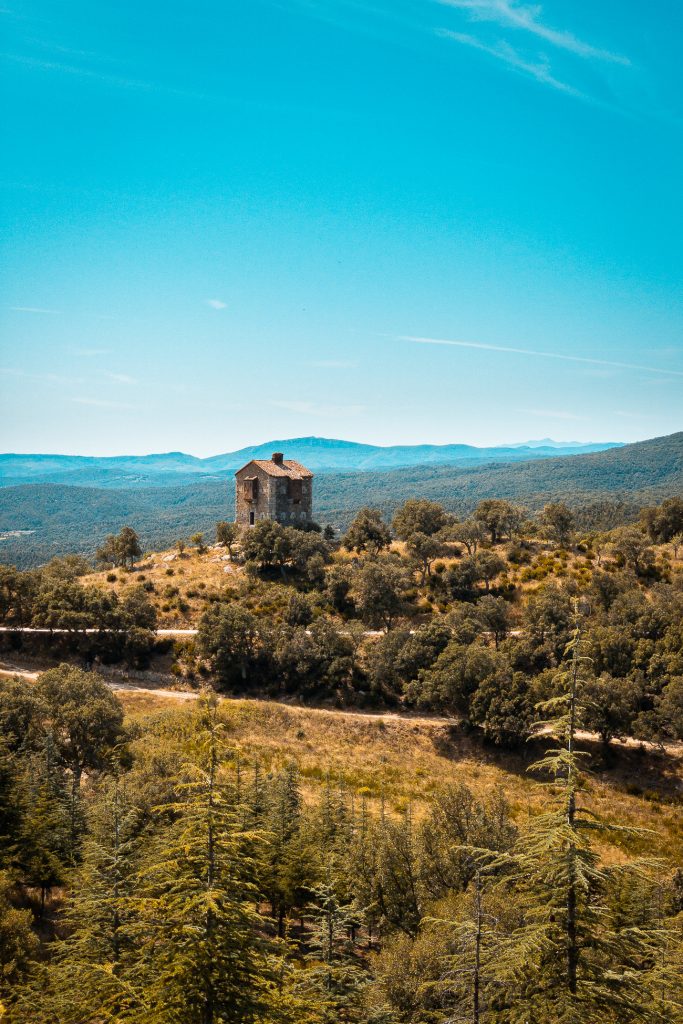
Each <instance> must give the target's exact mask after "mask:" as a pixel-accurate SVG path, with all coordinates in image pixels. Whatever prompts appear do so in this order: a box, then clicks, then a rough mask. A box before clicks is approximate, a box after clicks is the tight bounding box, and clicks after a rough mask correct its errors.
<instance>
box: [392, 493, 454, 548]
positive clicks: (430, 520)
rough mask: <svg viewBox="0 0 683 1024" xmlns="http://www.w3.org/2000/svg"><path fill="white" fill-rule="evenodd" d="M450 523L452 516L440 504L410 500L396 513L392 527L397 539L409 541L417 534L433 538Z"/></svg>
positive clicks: (415, 499) (420, 499)
mask: <svg viewBox="0 0 683 1024" xmlns="http://www.w3.org/2000/svg"><path fill="white" fill-rule="evenodd" d="M450 522H451V516H449V514H448V513H447V512H446V510H445V509H444V507H443V505H440V504H439V503H438V502H436V501H428V500H427V498H409V499H408V501H406V502H405V504H403V505H401V507H400V508H399V509H398V511H397V512H396V514H395V515H394V518H393V520H392V523H391V525H392V528H393V531H394V533H395V534H396V536H397V537H399V538H400V539H401V540H408V539H409V538H410V537H412V536H413V534H416V533H420V534H423V535H424V536H425V537H433V536H434V535H435V534H437V533H439V532H440V531H441V530H443V529H444V528H445V527H447V526H448V525H449V524H450Z"/></svg>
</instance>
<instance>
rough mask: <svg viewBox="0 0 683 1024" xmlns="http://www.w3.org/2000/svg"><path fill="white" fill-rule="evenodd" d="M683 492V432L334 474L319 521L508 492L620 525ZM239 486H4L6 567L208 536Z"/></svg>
mask: <svg viewBox="0 0 683 1024" xmlns="http://www.w3.org/2000/svg"><path fill="white" fill-rule="evenodd" d="M682 491H683V433H678V434H672V435H670V436H669V437H664V438H656V439H654V440H651V441H643V442H641V443H639V444H632V445H626V446H624V447H623V448H615V449H611V450H609V451H604V452H598V453H595V454H589V455H573V456H569V457H563V458H553V459H542V460H538V461H527V462H521V463H513V464H504V465H487V466H477V467H471V468H467V469H454V468H453V467H452V466H433V467H424V466H423V467H413V468H404V469H401V470H393V471H388V472H382V473H343V474H341V473H327V474H323V475H320V476H319V477H317V479H316V482H315V515H316V517H317V519H318V520H319V521H320V522H321V523H322V524H325V523H330V524H332V525H333V526H334V527H336V528H338V529H343V528H345V527H346V525H348V523H349V522H350V520H351V518H352V517H353V515H354V513H355V512H356V511H357V510H358V508H360V507H361V506H362V505H372V506H374V507H378V508H380V509H381V510H382V511H383V512H384V513H385V514H387V515H390V514H391V513H392V512H393V510H394V509H395V508H396V507H397V506H398V505H399V504H400V503H401V502H402V501H404V500H405V499H406V498H408V497H412V496H426V497H429V498H431V499H432V500H434V501H440V502H442V503H443V504H444V506H445V507H446V508H447V509H448V510H450V511H452V512H455V513H457V514H467V513H468V512H470V511H471V510H472V509H473V508H474V507H475V506H476V505H477V503H478V502H479V501H481V500H482V499H484V498H490V497H500V496H505V497H507V498H509V499H510V500H514V501H516V502H518V503H519V504H522V505H525V506H526V507H527V508H528V509H530V510H532V511H533V510H534V509H538V508H541V507H542V506H543V505H544V504H545V502H546V501H549V500H551V499H553V498H554V497H557V498H559V499H562V500H565V501H567V502H568V503H569V504H570V505H572V506H573V507H577V508H578V507H579V506H581V507H582V508H584V509H585V510H586V516H587V520H586V522H587V525H591V524H593V525H602V526H605V527H609V526H610V525H615V524H616V522H617V521H620V520H622V519H623V518H624V516H628V515H634V514H635V512H636V510H637V508H638V507H640V506H641V505H644V504H647V503H648V502H652V501H657V500H661V499H662V498H664V497H667V496H670V495H674V494H678V493H681V492H682ZM233 502H234V494H233V482H232V480H231V479H229V480H225V481H214V482H206V481H202V480H201V478H198V480H197V482H196V483H195V484H192V485H190V486H182V487H177V486H168V487H145V488H135V489H134V488H126V489H114V488H111V489H104V488H78V487H69V486H65V485H52V484H43V485H23V486H19V487H6V488H1V489H0V535H1V534H2V533H3V532H4V533H8V532H10V531H31V533H29V534H23V535H19V536H6V537H5V538H4V539H3V540H0V550H1V551H2V558H3V560H4V561H8V562H13V563H16V564H17V565H20V566H29V565H39V564H41V563H42V562H45V561H48V560H49V559H50V558H51V557H52V556H53V555H55V554H60V553H65V552H68V551H76V552H79V553H82V554H84V555H87V556H91V555H93V554H94V552H95V549H96V548H97V546H98V544H99V543H101V541H102V539H103V538H104V536H105V535H106V534H107V533H109V532H111V531H115V530H118V529H120V528H121V526H123V525H125V524H126V523H128V524H132V525H134V527H135V529H136V530H137V532H138V533H139V535H140V537H141V539H142V543H143V545H144V546H145V547H147V548H150V549H151V548H159V547H165V546H168V545H170V544H172V543H173V542H174V541H175V540H176V539H177V538H178V537H179V536H186V535H187V534H189V533H194V532H196V531H198V530H199V531H204V532H209V531H210V530H211V529H212V528H213V524H214V523H215V522H216V520H218V519H229V518H231V516H232V514H233Z"/></svg>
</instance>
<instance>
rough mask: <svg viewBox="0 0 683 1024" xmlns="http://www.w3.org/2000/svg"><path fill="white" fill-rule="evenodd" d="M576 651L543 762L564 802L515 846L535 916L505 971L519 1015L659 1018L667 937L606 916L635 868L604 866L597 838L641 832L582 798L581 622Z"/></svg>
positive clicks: (550, 706)
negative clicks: (652, 972) (658, 987)
mask: <svg viewBox="0 0 683 1024" xmlns="http://www.w3.org/2000/svg"><path fill="white" fill-rule="evenodd" d="M567 654H568V658H569V661H568V664H567V666H566V668H565V667H563V669H562V671H561V672H560V673H559V674H558V677H557V682H558V683H559V684H560V687H561V690H560V692H559V693H558V694H557V696H555V697H553V698H552V699H551V700H549V701H547V702H545V704H544V705H542V706H541V708H542V710H546V711H547V712H549V713H550V714H551V715H553V716H554V717H553V718H552V721H551V722H550V723H549V728H550V729H551V731H552V735H554V736H555V737H557V739H558V740H559V741H560V745H559V746H558V747H557V748H555V749H553V750H550V751H548V753H547V755H546V756H545V757H544V758H543V759H542V760H541V761H539V762H537V763H536V764H535V765H534V766H533V770H535V771H539V772H543V773H547V774H549V775H550V777H551V779H552V780H553V783H552V785H551V793H552V794H553V797H554V802H553V804H551V806H550V808H549V809H548V810H545V811H543V812H541V813H540V814H538V815H536V817H535V818H533V819H532V820H531V822H530V824H529V825H528V827H527V829H526V830H525V831H524V832H523V833H521V835H520V838H519V840H518V843H517V845H516V847H515V849H514V850H513V857H514V858H515V861H516V874H515V884H516V888H517V893H518V903H519V906H520V908H521V909H522V910H523V912H524V918H525V920H524V923H523V924H522V926H521V927H520V928H518V929H516V931H515V932H514V933H513V935H512V936H511V939H510V941H509V942H508V943H507V949H506V953H505V956H504V957H503V956H501V960H500V970H501V974H503V975H504V974H505V973H506V971H507V972H510V974H511V975H512V976H513V977H514V978H515V979H516V981H517V985H516V997H514V996H513V1005H514V1006H518V1007H519V1009H518V1012H516V1013H514V1014H511V1015H510V1016H509V1019H510V1020H514V1021H522V1020H532V1019H533V1020H535V1019H540V1020H554V1021H559V1022H565V1021H566V1022H570V1021H571V1022H577V1024H581V1022H585V1024H589V1022H593V1021H598V1020H600V1021H602V1020H615V1021H616V1020H618V1021H619V1022H620V1024H621V1022H628V1021H636V1020H642V1019H645V1020H654V1019H659V1018H656V1017H655V1016H654V1015H652V1016H651V1015H650V1011H651V1009H652V1003H653V1001H654V999H655V993H654V990H653V989H652V988H651V987H650V986H649V985H648V980H649V979H648V973H647V970H648V968H649V965H650V964H651V962H652V958H653V955H654V954H655V953H656V950H657V948H658V946H659V945H660V944H661V935H658V934H657V931H656V930H655V929H653V928H648V927H647V926H641V927H636V928H628V927H626V928H624V927H622V926H621V922H619V923H617V922H615V921H614V918H613V917H612V918H610V915H609V914H608V913H606V909H607V905H608V900H609V889H610V884H613V882H614V881H615V880H617V879H619V878H620V877H623V873H624V870H625V867H624V866H623V865H619V867H617V868H614V869H610V868H608V867H607V866H605V865H604V864H600V863H599V860H598V856H597V853H596V851H595V849H594V847H593V844H592V839H591V837H592V836H593V835H594V834H595V833H596V832H598V831H603V832H606V833H608V832H609V831H611V830H617V831H619V832H620V833H622V834H624V833H628V832H629V831H634V830H629V829H627V828H625V827H624V826H623V825H621V824H618V825H614V826H613V825H607V824H606V823H604V822H602V821H600V820H599V819H597V818H596V816H595V815H593V814H591V813H590V812H585V811H584V810H583V807H582V805H581V803H580V795H581V793H582V791H583V789H584V787H585V778H584V771H583V769H582V767H581V764H582V761H581V755H580V754H579V753H578V752H577V750H576V733H577V730H578V728H579V727H580V725H581V723H582V720H583V715H584V704H583V688H584V679H585V668H586V665H587V664H588V660H587V658H586V656H585V654H584V653H583V640H582V636H581V630H580V625H579V624H578V622H577V624H576V626H575V629H574V633H573V637H572V640H571V641H570V643H569V645H568V648H567ZM635 831H637V830H635ZM639 875H640V877H642V869H640V871H639V870H638V869H637V868H635V867H634V870H633V872H632V873H631V878H632V880H633V882H634V883H635V884H638V882H637V879H638V877H639ZM530 950H533V954H532V955H531V957H530Z"/></svg>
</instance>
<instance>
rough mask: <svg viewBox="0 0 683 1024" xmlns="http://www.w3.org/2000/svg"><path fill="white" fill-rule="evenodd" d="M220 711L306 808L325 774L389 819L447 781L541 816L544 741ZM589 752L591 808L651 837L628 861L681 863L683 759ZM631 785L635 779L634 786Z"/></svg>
mask: <svg viewBox="0 0 683 1024" xmlns="http://www.w3.org/2000/svg"><path fill="white" fill-rule="evenodd" d="M118 696H119V698H120V699H121V701H122V703H123V704H124V707H125V708H126V711H127V713H128V716H129V717H130V718H132V719H135V720H136V721H138V722H140V723H141V724H143V725H144V722H145V720H148V719H150V720H151V719H153V718H154V717H155V716H156V715H158V714H180V715H185V714H191V713H192V709H191V708H188V707H187V705H183V706H182V707H181V706H180V705H179V704H178V705H176V704H175V702H174V701H173V700H168V699H162V698H158V697H155V696H154V695H151V694H150V695H149V696H148V695H147V694H139V693H125V692H119V694H118ZM223 706H224V707H225V708H226V713H227V716H228V721H229V723H230V734H231V736H232V738H233V741H234V745H235V749H236V751H237V752H239V755H240V759H241V760H242V761H243V762H246V763H247V764H248V763H250V762H253V761H254V760H258V761H259V763H260V764H261V766H262V767H263V768H264V769H265V770H269V769H271V768H273V769H277V768H278V767H282V766H283V765H285V764H287V763H289V762H292V761H293V762H295V763H296V764H297V765H298V766H299V770H300V772H301V775H302V778H303V781H304V784H305V788H306V792H307V794H308V796H309V798H312V799H315V798H316V797H317V794H319V792H320V787H321V786H322V785H324V784H325V782H326V778H327V773H328V771H329V773H330V777H331V779H332V780H333V782H334V784H336V785H340V784H341V785H343V786H344V787H345V788H346V789H347V791H348V793H349V798H350V794H351V793H353V794H356V795H357V794H358V793H359V792H360V791H364V792H365V793H366V794H367V795H368V798H369V799H370V800H371V801H374V803H375V805H376V806H377V805H378V803H379V800H380V796H381V794H382V792H383V793H384V797H385V800H386V804H387V808H388V809H389V810H390V811H393V812H399V811H401V810H403V809H405V807H406V806H407V805H408V804H409V803H410V804H411V806H412V807H413V809H414V810H415V811H416V812H417V813H418V814H420V813H422V811H423V810H424V808H425V806H426V803H427V801H428V799H429V797H430V796H431V795H432V794H433V793H434V792H435V791H436V790H437V789H438V788H439V787H440V786H443V785H445V784H448V783H456V782H462V783H465V784H466V785H468V786H469V787H470V788H471V789H472V790H474V791H475V792H476V793H478V794H482V795H483V794H486V793H491V792H492V791H493V790H494V788H495V787H497V786H501V787H503V789H504V791H505V794H506V797H507V799H508V800H509V801H510V803H511V806H512V809H513V812H514V814H515V817H516V818H517V820H519V821H523V820H524V819H525V818H526V816H527V815H528V814H530V813H531V814H533V813H536V812H538V811H539V810H541V809H542V808H543V806H544V805H545V803H546V802H547V799H548V793H547V788H546V786H545V785H544V784H543V783H542V782H540V781H538V780H536V779H535V778H533V777H532V776H531V775H530V774H529V773H528V771H527V769H528V767H529V765H530V764H531V762H532V761H533V760H535V759H536V758H537V757H538V756H539V755H540V754H541V752H542V750H543V749H545V746H546V745H547V743H546V742H545V741H544V742H542V744H541V745H540V746H537V747H536V748H535V749H534V748H532V747H531V746H528V747H527V748H525V749H524V750H523V751H522V752H520V753H519V754H510V753H503V752H502V751H500V750H498V749H496V748H494V747H484V746H482V744H481V743H479V742H477V741H476V740H474V739H472V738H470V737H468V736H465V735H463V734H462V733H461V732H459V731H457V730H455V729H454V728H453V727H450V726H447V725H444V724H442V723H441V722H438V721H434V722H430V721H429V720H428V719H426V718H420V719H411V718H400V717H396V716H391V715H386V716H382V717H376V716H363V715H361V714H358V713H355V714H354V713H347V712H339V711H323V710H314V709H309V708H300V707H291V706H285V705H282V704H277V703H273V702H269V701H262V702H261V701H242V700H226V701H225V702H224V705H223ZM169 707H170V708H171V709H172V710H171V711H169ZM616 746H617V747H618V746H619V745H616ZM594 752H595V753H596V755H597V756H596V759H595V763H594V769H595V774H594V776H593V779H592V781H591V783H590V790H589V793H588V803H589V805H590V807H591V808H592V809H593V810H594V811H596V812H597V813H599V815H600V816H601V817H602V818H604V819H606V820H608V821H620V822H623V821H624V820H627V821H628V822H629V823H630V824H631V825H636V826H638V827H642V828H647V829H652V830H653V831H654V833H656V834H653V835H647V836H644V837H642V838H641V839H638V840H629V844H628V848H629V850H630V852H638V853H646V852H647V853H650V854H657V855H660V856H666V857H667V858H671V859H672V860H673V859H677V858H680V853H681V848H682V844H683V820H682V818H681V813H680V791H681V787H682V786H683V759H682V758H681V757H680V756H679V757H676V758H674V757H671V756H666V755H658V754H654V753H649V754H648V755H647V757H643V756H642V754H641V753H639V751H638V750H637V749H635V748H630V749H626V748H620V749H618V752H616V753H615V755H614V764H613V765H611V766H610V768H609V769H607V768H605V766H604V765H601V758H600V752H599V750H597V748H594ZM406 765H409V766H410V770H409V771H406ZM633 779H637V780H638V786H637V787H635V786H634V785H633V784H632V782H633ZM622 842H623V841H621V840H619V839H618V838H617V837H613V840H612V841H611V842H610V843H609V844H606V845H605V846H604V847H603V856H604V857H605V859H606V860H609V861H618V860H620V858H621V857H622V850H623V848H624V847H623V845H620V844H621V843H622Z"/></svg>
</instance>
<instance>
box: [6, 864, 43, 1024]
mask: <svg viewBox="0 0 683 1024" xmlns="http://www.w3.org/2000/svg"><path fill="white" fill-rule="evenodd" d="M15 902H18V901H17V900H16V892H15V890H14V887H13V885H12V882H11V879H10V877H9V874H8V873H7V872H5V871H0V1000H5V999H9V998H10V997H11V996H12V994H13V993H14V994H16V991H17V989H18V987H19V985H20V984H21V982H22V981H23V979H24V977H25V976H26V975H27V974H28V971H29V968H30V966H31V962H32V960H33V959H34V957H35V956H36V955H37V954H38V946H39V942H38V937H37V936H36V935H35V934H34V932H33V929H32V927H31V924H32V921H31V912H30V910H23V909H19V907H17V906H15ZM0 1013H2V1002H1V1001H0Z"/></svg>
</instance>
